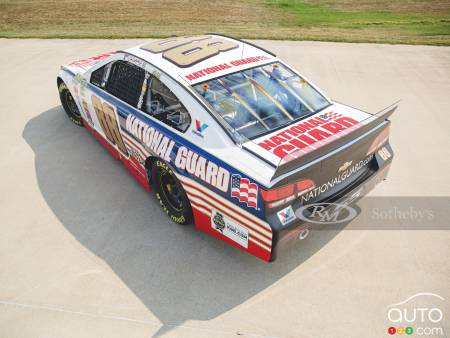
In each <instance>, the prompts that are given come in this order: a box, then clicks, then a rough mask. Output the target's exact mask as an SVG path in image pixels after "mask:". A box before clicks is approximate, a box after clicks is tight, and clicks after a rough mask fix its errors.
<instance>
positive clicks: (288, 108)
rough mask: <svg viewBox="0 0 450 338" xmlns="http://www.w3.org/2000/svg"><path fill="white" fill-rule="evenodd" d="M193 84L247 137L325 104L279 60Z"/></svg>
mask: <svg viewBox="0 0 450 338" xmlns="http://www.w3.org/2000/svg"><path fill="white" fill-rule="evenodd" d="M194 88H195V90H196V91H197V92H198V93H199V94H200V95H201V96H203V97H204V98H205V100H206V101H208V102H209V103H210V104H211V106H212V107H213V108H214V109H215V110H216V112H217V113H218V114H219V115H220V116H221V118H222V119H223V120H224V121H225V122H226V123H227V124H228V125H229V126H230V127H231V128H232V129H233V130H235V131H237V132H238V133H239V134H241V135H243V136H245V137H246V138H249V139H251V138H255V137H257V136H259V135H261V134H265V133H267V132H270V131H272V130H274V129H278V128H280V127H283V126H286V125H288V124H290V123H292V122H293V121H296V120H299V119H302V118H304V117H306V116H309V115H311V114H312V113H314V112H316V111H319V110H321V109H323V108H325V107H326V106H328V105H329V102H328V101H327V100H326V99H325V98H324V97H323V96H322V95H320V94H319V93H318V92H317V90H315V89H314V88H313V87H312V86H311V85H310V84H309V83H308V82H306V81H305V80H304V79H302V78H301V77H299V76H298V75H296V74H294V73H293V72H292V71H290V70H289V69H288V68H286V67H285V66H283V65H282V64H280V63H271V64H268V65H265V66H261V67H255V68H251V69H247V70H244V71H241V72H238V73H233V74H230V75H226V76H223V77H221V78H218V79H213V80H210V81H207V82H203V83H200V84H197V85H195V86H194Z"/></svg>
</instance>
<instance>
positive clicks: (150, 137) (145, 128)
mask: <svg viewBox="0 0 450 338" xmlns="http://www.w3.org/2000/svg"><path fill="white" fill-rule="evenodd" d="M125 128H126V130H127V131H128V132H130V133H131V134H132V135H133V136H134V137H136V138H137V139H138V140H140V141H141V143H142V144H143V145H144V147H145V148H146V149H147V150H148V151H149V152H151V153H152V154H154V155H157V156H158V157H160V158H162V159H164V160H165V161H166V162H167V163H171V162H172V159H171V157H170V154H171V153H172V150H173V149H174V146H175V141H173V140H171V139H170V138H169V137H167V136H165V135H164V134H162V133H161V132H160V131H158V130H156V129H155V128H153V127H150V126H149V125H148V124H146V123H145V122H143V121H141V120H139V119H138V118H136V117H135V116H134V115H132V114H129V115H128V116H127V120H126V124H125ZM174 164H175V166H176V167H177V168H178V169H180V170H183V171H184V170H186V171H187V172H188V173H189V174H191V175H193V176H195V177H197V178H199V179H200V180H202V181H203V182H205V183H208V184H210V185H212V186H213V187H215V188H217V189H219V190H220V191H223V192H225V193H226V192H228V186H229V182H230V172H229V171H228V170H227V169H225V168H223V167H221V166H219V165H217V164H216V163H214V162H212V161H209V160H208V159H206V158H205V157H203V156H200V155H199V154H197V153H196V152H194V151H192V150H190V149H188V148H187V147H184V146H181V147H179V148H178V150H177V153H176V155H175V161H174Z"/></svg>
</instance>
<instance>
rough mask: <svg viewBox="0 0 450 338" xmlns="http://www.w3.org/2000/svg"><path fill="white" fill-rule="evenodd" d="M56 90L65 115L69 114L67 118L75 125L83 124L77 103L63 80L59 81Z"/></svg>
mask: <svg viewBox="0 0 450 338" xmlns="http://www.w3.org/2000/svg"><path fill="white" fill-rule="evenodd" d="M58 90H59V98H60V99H61V104H62V106H63V108H64V110H65V111H66V114H67V116H69V119H70V120H71V121H72V122H73V123H75V124H76V125H77V126H83V120H82V118H81V114H80V111H79V109H78V106H77V103H76V102H75V99H74V98H73V96H72V94H71V93H70V91H69V89H68V88H67V86H66V84H65V83H64V82H61V83H60V84H59V86H58Z"/></svg>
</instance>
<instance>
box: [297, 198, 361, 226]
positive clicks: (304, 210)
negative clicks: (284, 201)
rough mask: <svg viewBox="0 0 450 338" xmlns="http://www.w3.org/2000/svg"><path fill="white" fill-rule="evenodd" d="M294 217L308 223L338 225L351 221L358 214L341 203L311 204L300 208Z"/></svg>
mask: <svg viewBox="0 0 450 338" xmlns="http://www.w3.org/2000/svg"><path fill="white" fill-rule="evenodd" d="M295 215H296V216H297V217H298V218H300V219H301V220H302V221H306V222H308V223H316V224H339V223H344V222H348V221H351V220H352V219H354V218H355V217H356V216H357V215H358V213H357V211H356V210H355V209H354V208H352V207H351V206H349V205H347V204H343V203H313V204H307V205H303V206H301V207H300V208H298V209H297V210H296V211H295Z"/></svg>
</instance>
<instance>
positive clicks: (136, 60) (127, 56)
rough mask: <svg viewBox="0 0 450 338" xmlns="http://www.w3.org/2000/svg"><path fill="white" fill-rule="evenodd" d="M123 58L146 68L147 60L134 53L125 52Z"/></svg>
mask: <svg viewBox="0 0 450 338" xmlns="http://www.w3.org/2000/svg"><path fill="white" fill-rule="evenodd" d="M123 59H124V60H125V61H128V62H130V63H132V64H135V65H136V66H138V67H140V68H144V69H145V66H146V62H145V61H144V60H142V59H140V58H138V57H136V56H134V55H130V54H125V55H124V57H123Z"/></svg>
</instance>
